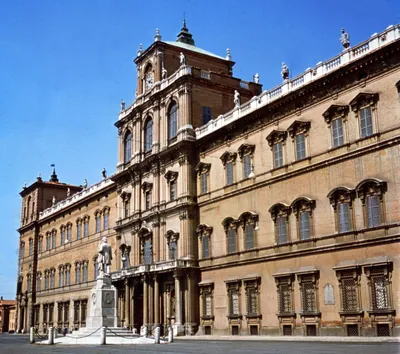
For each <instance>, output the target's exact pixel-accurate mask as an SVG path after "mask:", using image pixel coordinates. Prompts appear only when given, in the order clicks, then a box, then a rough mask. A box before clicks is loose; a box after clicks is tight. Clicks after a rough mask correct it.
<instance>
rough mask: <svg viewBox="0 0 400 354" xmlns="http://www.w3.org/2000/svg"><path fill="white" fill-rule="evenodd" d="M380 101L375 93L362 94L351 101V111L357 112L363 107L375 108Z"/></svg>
mask: <svg viewBox="0 0 400 354" xmlns="http://www.w3.org/2000/svg"><path fill="white" fill-rule="evenodd" d="M378 101H379V94H378V93H373V92H360V93H359V94H358V95H357V96H356V97H354V98H353V99H352V100H351V101H350V103H349V104H350V107H351V110H352V111H354V112H357V111H358V110H359V109H360V108H361V107H363V106H372V107H374V106H375V105H376V103H377V102H378Z"/></svg>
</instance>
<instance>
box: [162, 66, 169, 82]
mask: <svg viewBox="0 0 400 354" xmlns="http://www.w3.org/2000/svg"><path fill="white" fill-rule="evenodd" d="M167 75H168V72H167V69H165V68H163V69H162V79H163V80H164V79H166V78H167Z"/></svg>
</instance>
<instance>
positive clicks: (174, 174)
mask: <svg viewBox="0 0 400 354" xmlns="http://www.w3.org/2000/svg"><path fill="white" fill-rule="evenodd" d="M164 178H165V179H166V180H167V182H168V183H170V182H173V181H175V180H176V179H177V178H178V172H176V171H168V172H167V173H166V174H165V175H164Z"/></svg>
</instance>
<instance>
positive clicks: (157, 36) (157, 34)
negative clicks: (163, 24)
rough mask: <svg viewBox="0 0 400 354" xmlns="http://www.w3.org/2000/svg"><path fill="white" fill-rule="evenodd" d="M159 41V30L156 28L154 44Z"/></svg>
mask: <svg viewBox="0 0 400 354" xmlns="http://www.w3.org/2000/svg"><path fill="white" fill-rule="evenodd" d="M158 41H161V34H160V30H159V29H158V28H156V35H155V36H154V42H158Z"/></svg>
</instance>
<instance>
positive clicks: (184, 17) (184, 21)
mask: <svg viewBox="0 0 400 354" xmlns="http://www.w3.org/2000/svg"><path fill="white" fill-rule="evenodd" d="M183 28H186V13H185V12H184V13H183Z"/></svg>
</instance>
